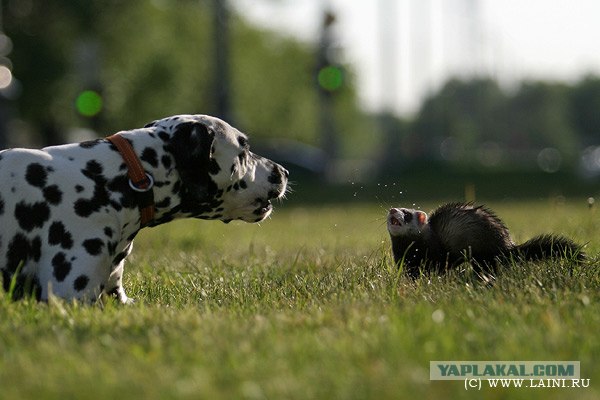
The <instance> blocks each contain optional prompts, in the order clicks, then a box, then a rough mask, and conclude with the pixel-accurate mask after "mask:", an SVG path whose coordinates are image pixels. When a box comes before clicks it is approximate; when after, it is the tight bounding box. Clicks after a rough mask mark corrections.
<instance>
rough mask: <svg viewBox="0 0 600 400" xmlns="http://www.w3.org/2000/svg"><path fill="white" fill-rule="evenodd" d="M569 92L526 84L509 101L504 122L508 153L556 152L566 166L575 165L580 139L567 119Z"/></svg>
mask: <svg viewBox="0 0 600 400" xmlns="http://www.w3.org/2000/svg"><path fill="white" fill-rule="evenodd" d="M568 94H569V88H568V87H567V86H566V85H564V84H558V83H545V82H525V83H523V84H522V85H521V87H520V89H519V90H518V92H517V93H516V94H515V95H514V96H513V97H512V98H511V99H510V102H509V104H508V107H507V115H506V118H507V120H508V121H510V125H509V126H510V130H508V131H507V132H506V139H505V140H506V143H507V144H508V145H509V147H510V148H511V149H524V148H530V149H534V150H538V151H539V150H540V149H543V148H546V147H551V148H555V149H557V150H558V151H559V152H560V153H561V156H562V158H563V160H564V161H566V162H571V163H572V162H574V161H575V159H576V156H577V154H578V150H579V139H578V137H577V134H576V132H575V130H574V129H573V126H572V125H571V121H570V115H569V111H570V110H569V96H568Z"/></svg>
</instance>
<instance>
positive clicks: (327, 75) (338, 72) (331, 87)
mask: <svg viewBox="0 0 600 400" xmlns="http://www.w3.org/2000/svg"><path fill="white" fill-rule="evenodd" d="M317 81H318V82H319V85H320V86H321V87H322V88H323V89H325V90H328V91H330V92H333V91H335V90H338V89H339V88H340V87H341V86H342V84H343V83H344V74H343V72H342V69H341V68H339V67H335V66H333V65H328V66H326V67H323V68H321V70H320V71H319V73H318V75H317Z"/></svg>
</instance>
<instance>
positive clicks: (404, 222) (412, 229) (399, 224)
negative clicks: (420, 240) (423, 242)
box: [387, 208, 427, 236]
mask: <svg viewBox="0 0 600 400" xmlns="http://www.w3.org/2000/svg"><path fill="white" fill-rule="evenodd" d="M425 224H427V214H426V213H424V212H423V211H419V210H412V209H409V208H390V211H389V213H388V217H387V228H388V232H389V233H390V235H391V236H412V235H418V234H420V233H421V230H422V229H423V226H424V225H425Z"/></svg>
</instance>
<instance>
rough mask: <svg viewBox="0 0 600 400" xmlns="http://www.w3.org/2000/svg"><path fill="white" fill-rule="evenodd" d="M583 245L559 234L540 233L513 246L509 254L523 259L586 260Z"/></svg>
mask: <svg viewBox="0 0 600 400" xmlns="http://www.w3.org/2000/svg"><path fill="white" fill-rule="evenodd" d="M582 247H583V246H580V245H579V244H577V243H575V242H573V241H572V240H571V239H569V238H566V237H564V236H560V235H540V236H536V237H534V238H533V239H531V240H528V241H527V242H525V243H523V244H520V245H518V246H515V247H514V248H513V249H512V251H511V255H513V256H516V257H519V258H521V259H523V260H528V261H536V260H547V259H561V258H562V259H570V260H574V261H577V262H582V261H585V260H586V258H587V257H586V255H585V253H584V252H583V250H582Z"/></svg>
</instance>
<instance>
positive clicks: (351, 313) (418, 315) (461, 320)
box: [0, 199, 600, 399]
mask: <svg viewBox="0 0 600 400" xmlns="http://www.w3.org/2000/svg"><path fill="white" fill-rule="evenodd" d="M434 205H435V204H428V205H426V207H423V208H424V209H425V210H427V209H428V207H429V206H434ZM489 205H490V206H492V207H493V208H494V209H495V210H496V211H497V212H498V214H499V215H500V216H501V217H502V218H503V219H504V220H505V222H506V223H507V225H508V226H509V228H511V230H512V232H513V236H514V238H515V239H516V240H517V241H523V240H526V239H527V238H528V237H529V236H532V235H534V234H536V233H542V232H545V231H548V232H552V231H553V232H560V233H563V234H566V235H569V236H571V237H573V238H574V239H576V240H577V241H580V242H589V243H588V246H587V251H588V252H589V253H590V254H591V255H592V263H591V264H590V265H585V266H580V267H578V266H575V267H574V266H572V265H570V264H569V263H568V262H556V263H542V264H525V265H514V266H512V267H511V268H510V270H509V271H507V272H506V273H504V274H502V275H501V276H499V278H498V281H497V282H496V284H495V285H493V286H491V287H490V286H485V285H483V284H482V283H480V282H479V281H477V280H476V279H474V278H473V277H471V276H468V274H467V275H460V274H451V275H450V276H444V277H432V278H431V279H425V278H422V279H419V280H417V281H410V280H408V279H406V278H404V277H399V276H398V274H397V273H396V270H395V268H394V267H393V266H392V264H391V261H390V254H389V243H388V237H387V233H386V230H385V224H384V217H385V213H386V209H387V207H383V206H380V205H379V204H372V205H344V206H328V207H312V208H301V207H286V206H285V205H283V206H281V207H280V209H278V210H276V212H275V214H274V216H273V218H272V219H271V220H269V221H266V222H264V223H262V224H261V225H260V226H258V225H249V224H243V223H231V224H229V225H224V224H220V223H217V222H202V221H179V222H175V223H171V224H168V225H166V226H163V227H159V228H154V229H149V230H145V231H144V232H142V233H141V234H140V235H139V237H138V239H136V245H135V248H134V252H133V254H132V255H131V257H130V260H129V263H128V265H127V266H126V270H125V285H126V290H127V292H128V294H129V295H130V296H132V297H134V298H135V299H136V303H135V304H134V305H133V306H130V307H122V306H118V305H116V304H114V303H112V302H107V303H106V304H105V306H104V308H103V309H102V308H100V307H98V306H84V305H80V304H76V303H75V304H74V303H65V302H61V301H51V302H50V303H49V304H38V303H36V302H32V301H20V302H11V301H9V300H8V299H7V298H6V297H3V298H1V299H0V357H1V361H0V398H6V399H11V398H21V399H26V398H35V399H39V398H50V399H53V398H55V399H65V398H67V399H68V398H77V399H86V398H144V399H158V398H160V399H169V398H173V399H175V398H177V399H180V398H189V399H200V398H201V399H230V398H247V399H283V398H291V399H329V398H331V399H367V398H370V399H396V398H430V399H438V398H483V397H485V398H507V397H510V398H523V399H526V398H527V399H529V398H544V399H546V398H566V397H571V398H589V399H591V398H599V397H600V366H599V365H598V363H597V361H598V360H599V359H600V340H598V337H599V336H598V332H599V331H600V270H599V269H598V267H597V260H598V257H597V256H596V254H597V253H598V251H599V250H600V241H599V240H598V239H597V238H598V237H599V236H600V213H594V211H590V210H589V209H588V208H587V205H586V203H585V200H583V199H582V200H572V201H567V202H563V201H560V202H556V201H550V200H549V201H546V202H529V203H526V202H522V203H497V204H495V203H490V204H489ZM431 360H579V361H581V375H582V377H583V378H590V379H591V386H590V388H587V389H564V388H561V389H490V388H483V389H482V392H480V393H473V392H466V391H465V390H464V386H463V383H462V382H458V381H445V382H444V381H435V382H432V381H429V361H431ZM117 396H118V397H117Z"/></svg>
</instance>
